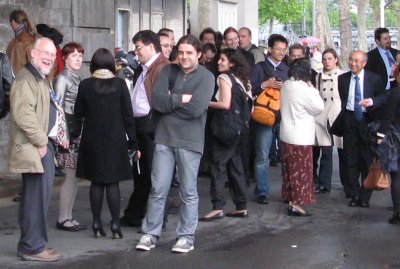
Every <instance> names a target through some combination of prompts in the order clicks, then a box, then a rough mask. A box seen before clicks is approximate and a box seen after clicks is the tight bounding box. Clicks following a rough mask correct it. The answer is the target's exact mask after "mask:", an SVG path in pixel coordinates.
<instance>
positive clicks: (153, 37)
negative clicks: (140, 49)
mask: <svg viewBox="0 0 400 269" xmlns="http://www.w3.org/2000/svg"><path fill="white" fill-rule="evenodd" d="M138 41H141V42H142V43H143V44H145V45H150V44H153V46H154V49H155V50H156V52H157V53H159V52H161V45H160V38H159V37H158V35H157V34H156V33H154V32H153V31H151V30H143V31H139V32H137V33H136V35H134V37H133V38H132V42H133V43H136V42H138Z"/></svg>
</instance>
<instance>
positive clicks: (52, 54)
mask: <svg viewBox="0 0 400 269" xmlns="http://www.w3.org/2000/svg"><path fill="white" fill-rule="evenodd" d="M35 50H37V51H39V52H40V53H43V54H44V55H45V56H46V57H49V58H52V59H54V58H56V57H57V55H56V54H55V53H51V52H49V51H45V50H40V49H35Z"/></svg>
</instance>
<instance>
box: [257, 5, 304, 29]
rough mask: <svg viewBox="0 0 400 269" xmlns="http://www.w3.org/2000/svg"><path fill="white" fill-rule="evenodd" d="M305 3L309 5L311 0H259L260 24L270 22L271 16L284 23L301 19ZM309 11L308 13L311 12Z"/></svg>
mask: <svg viewBox="0 0 400 269" xmlns="http://www.w3.org/2000/svg"><path fill="white" fill-rule="evenodd" d="M303 1H304V2H303ZM303 3H304V4H305V5H306V6H307V4H309V3H310V0H274V1H271V0H259V5H258V13H259V19H260V24H261V25H264V24H266V23H268V21H269V20H270V19H271V18H273V19H274V20H277V21H280V22H281V23H284V24H288V23H293V22H298V21H301V18H302V15H303ZM309 11H310V10H308V11H307V13H308V14H311V12H309ZM308 14H307V16H308Z"/></svg>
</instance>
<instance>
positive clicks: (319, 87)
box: [318, 72, 322, 91]
mask: <svg viewBox="0 0 400 269" xmlns="http://www.w3.org/2000/svg"><path fill="white" fill-rule="evenodd" d="M321 77H322V72H321V73H319V74H318V90H319V91H320V90H321Z"/></svg>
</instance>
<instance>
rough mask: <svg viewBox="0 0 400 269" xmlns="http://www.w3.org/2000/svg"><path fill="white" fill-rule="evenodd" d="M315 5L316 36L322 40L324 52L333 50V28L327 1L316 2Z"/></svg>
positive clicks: (319, 0) (318, 0) (317, 0)
mask: <svg viewBox="0 0 400 269" xmlns="http://www.w3.org/2000/svg"><path fill="white" fill-rule="evenodd" d="M315 4H316V6H315V12H316V16H315V18H316V19H315V25H316V27H315V35H316V37H318V38H319V39H320V40H321V50H322V51H323V50H324V49H325V48H327V47H331V48H333V40H332V34H331V27H330V24H329V17H328V11H327V4H326V0H316V2H315Z"/></svg>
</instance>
